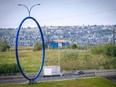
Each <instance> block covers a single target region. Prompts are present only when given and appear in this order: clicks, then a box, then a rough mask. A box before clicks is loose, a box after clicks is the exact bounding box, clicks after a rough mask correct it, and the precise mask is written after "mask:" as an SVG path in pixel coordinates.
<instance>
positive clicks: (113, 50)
mask: <svg viewBox="0 0 116 87" xmlns="http://www.w3.org/2000/svg"><path fill="white" fill-rule="evenodd" d="M91 52H92V53H93V54H97V55H101V54H102V55H106V56H111V57H116V45H113V44H105V45H100V46H94V47H92V48H91Z"/></svg>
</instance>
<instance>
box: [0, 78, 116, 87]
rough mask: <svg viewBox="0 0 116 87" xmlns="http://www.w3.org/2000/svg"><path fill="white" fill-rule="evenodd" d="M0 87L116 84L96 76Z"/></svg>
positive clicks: (108, 86) (112, 86)
mask: <svg viewBox="0 0 116 87" xmlns="http://www.w3.org/2000/svg"><path fill="white" fill-rule="evenodd" d="M0 87H116V84H115V83H113V82H111V81H110V80H107V79H104V78H101V77H97V78H81V79H73V80H63V81H48V82H40V83H37V84H9V85H0Z"/></svg>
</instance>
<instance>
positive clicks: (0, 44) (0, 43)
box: [0, 40, 10, 52]
mask: <svg viewBox="0 0 116 87" xmlns="http://www.w3.org/2000/svg"><path fill="white" fill-rule="evenodd" d="M9 49H10V46H9V45H8V44H7V42H6V41H5V40H0V51H1V52H5V51H6V50H9Z"/></svg>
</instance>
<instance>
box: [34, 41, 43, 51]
mask: <svg viewBox="0 0 116 87" xmlns="http://www.w3.org/2000/svg"><path fill="white" fill-rule="evenodd" d="M41 49H42V44H41V43H40V42H36V43H35V45H34V51H37V50H41Z"/></svg>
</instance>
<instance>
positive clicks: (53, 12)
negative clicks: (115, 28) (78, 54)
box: [0, 0, 116, 28]
mask: <svg viewBox="0 0 116 87" xmlns="http://www.w3.org/2000/svg"><path fill="white" fill-rule="evenodd" d="M38 3H40V5H38V6H35V7H33V8H32V10H31V15H30V16H32V17H34V18H35V19H36V20H37V21H38V22H39V24H40V25H41V26H44V25H46V26H51V25H52V26H66V25H68V26H73V25H95V24H96V25H102V24H103V25H114V24H116V5H115V4H116V0H0V28H17V27H18V26H19V24H20V22H21V21H22V20H23V19H24V18H25V17H27V16H29V14H28V11H27V9H26V8H25V7H23V6H18V4H24V5H26V6H27V7H28V8H31V6H32V5H34V4H38ZM23 27H36V24H35V23H34V21H32V20H29V19H28V20H26V21H25V22H24V24H23Z"/></svg>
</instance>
